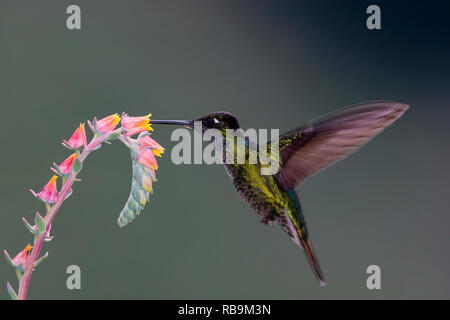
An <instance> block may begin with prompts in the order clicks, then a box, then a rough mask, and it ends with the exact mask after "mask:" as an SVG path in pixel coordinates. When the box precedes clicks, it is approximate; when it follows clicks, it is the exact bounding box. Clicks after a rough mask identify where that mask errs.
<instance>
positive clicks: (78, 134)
mask: <svg viewBox="0 0 450 320" xmlns="http://www.w3.org/2000/svg"><path fill="white" fill-rule="evenodd" d="M64 143H65V144H67V145H68V146H69V147H71V148H73V149H78V148H81V147H85V146H87V141H86V132H85V131H84V123H82V124H80V126H79V127H78V129H77V130H75V132H74V133H73V135H72V136H71V137H70V139H69V141H67V142H66V141H64Z"/></svg>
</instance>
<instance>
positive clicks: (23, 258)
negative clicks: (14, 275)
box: [12, 244, 33, 268]
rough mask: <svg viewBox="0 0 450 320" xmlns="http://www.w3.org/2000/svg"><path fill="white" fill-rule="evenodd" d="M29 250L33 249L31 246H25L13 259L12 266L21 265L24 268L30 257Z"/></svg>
mask: <svg viewBox="0 0 450 320" xmlns="http://www.w3.org/2000/svg"><path fill="white" fill-rule="evenodd" d="M31 249H33V247H32V246H30V244H27V246H26V247H25V249H23V250H22V251H20V252H19V253H18V254H17V255H16V256H15V257H14V258H13V259H12V262H14V264H16V265H20V264H22V268H25V266H26V265H27V263H28V258H29V257H30V251H31Z"/></svg>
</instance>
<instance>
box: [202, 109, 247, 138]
mask: <svg viewBox="0 0 450 320" xmlns="http://www.w3.org/2000/svg"><path fill="white" fill-rule="evenodd" d="M195 121H201V122H202V127H203V131H205V130H207V129H217V130H219V131H221V132H222V133H225V130H226V129H233V130H237V129H239V122H238V120H237V119H236V117H235V116H234V115H232V114H231V113H229V112H226V111H218V112H213V113H210V114H207V115H206V116H203V117H201V118H198V119H197V120H195Z"/></svg>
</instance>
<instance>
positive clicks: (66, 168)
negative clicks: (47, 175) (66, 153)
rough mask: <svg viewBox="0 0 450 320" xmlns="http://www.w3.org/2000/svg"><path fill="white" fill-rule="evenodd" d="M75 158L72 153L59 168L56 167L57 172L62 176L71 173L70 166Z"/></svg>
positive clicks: (75, 155)
mask: <svg viewBox="0 0 450 320" xmlns="http://www.w3.org/2000/svg"><path fill="white" fill-rule="evenodd" d="M76 157H77V154H76V153H73V154H72V155H71V156H70V157H68V158H67V159H66V160H64V161H63V162H62V163H61V164H60V165H59V166H58V170H59V171H60V172H61V173H62V174H66V175H67V174H69V173H72V165H73V162H74V161H75V158H76Z"/></svg>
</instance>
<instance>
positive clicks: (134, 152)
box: [4, 114, 164, 300]
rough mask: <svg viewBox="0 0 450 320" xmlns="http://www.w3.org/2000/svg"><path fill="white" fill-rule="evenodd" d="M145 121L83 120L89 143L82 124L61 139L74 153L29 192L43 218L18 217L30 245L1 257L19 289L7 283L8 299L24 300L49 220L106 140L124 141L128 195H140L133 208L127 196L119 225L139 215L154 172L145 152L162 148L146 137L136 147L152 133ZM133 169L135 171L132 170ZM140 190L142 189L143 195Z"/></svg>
mask: <svg viewBox="0 0 450 320" xmlns="http://www.w3.org/2000/svg"><path fill="white" fill-rule="evenodd" d="M149 118H150V115H148V116H145V117H129V116H127V115H125V114H124V115H123V118H122V119H121V118H120V116H119V115H118V114H114V115H111V116H109V117H106V118H103V119H101V120H97V119H96V118H94V120H93V121H92V123H91V122H90V121H87V123H88V125H89V128H90V129H91V130H92V132H93V133H94V136H93V138H92V140H91V141H90V142H89V144H88V143H87V140H86V134H85V130H84V124H80V126H79V127H78V128H77V130H76V131H75V132H74V134H73V135H72V136H71V138H70V139H69V141H65V140H63V146H65V147H66V148H68V149H71V150H75V153H73V154H72V155H71V156H69V157H68V158H67V159H66V160H64V161H63V162H62V163H61V164H60V165H57V164H56V163H54V167H53V168H51V170H52V171H53V172H54V173H55V175H54V176H53V177H52V178H51V179H50V181H49V182H48V183H47V184H46V185H45V186H44V188H43V189H42V191H41V192H39V193H36V192H34V191H33V190H30V191H31V192H32V194H33V195H34V196H35V197H36V198H38V199H39V200H41V201H42V202H44V203H45V208H46V213H45V215H44V216H43V217H42V216H41V215H40V214H39V212H36V214H35V221H34V222H35V225H33V226H32V225H31V224H30V223H28V221H27V220H26V219H25V218H22V221H23V223H24V225H25V227H26V228H27V229H28V231H30V232H31V233H32V234H33V235H34V242H33V246H30V245H27V246H26V247H25V249H24V250H23V251H21V252H19V254H17V255H16V256H15V257H14V258H11V256H10V255H9V254H8V252H7V251H6V250H5V251H4V255H5V258H6V260H7V261H8V263H9V264H10V265H11V266H13V267H14V268H15V271H16V274H17V279H18V281H19V289H18V292H17V293H16V291H15V290H14V289H13V287H12V286H11V284H10V283H9V282H8V283H7V290H8V293H9V295H10V297H11V299H13V300H24V299H26V297H27V293H28V289H29V285H30V280H31V275H32V273H33V271H34V270H35V268H36V267H37V266H38V265H40V264H41V263H42V262H43V261H44V260H46V259H47V257H48V252H47V253H45V254H44V255H43V256H40V255H41V250H42V247H43V244H44V241H50V240H52V238H53V237H52V236H50V229H51V225H52V222H53V219H54V218H55V216H56V214H57V213H58V212H59V210H60V208H61V206H62V204H63V203H64V201H65V200H66V199H67V198H68V197H69V196H70V194H71V193H72V186H73V184H74V183H75V182H77V181H81V180H80V179H78V178H77V175H78V174H79V173H80V171H81V169H82V168H83V164H84V161H85V160H86V158H87V157H88V156H89V155H90V153H91V152H93V151H95V150H98V149H99V148H100V147H101V145H102V143H104V142H105V143H110V141H112V140H117V139H119V140H121V141H122V142H124V143H125V144H126V145H127V146H128V147H129V148H130V152H131V157H132V159H133V161H132V164H133V172H138V173H137V174H135V175H134V176H133V181H135V180H136V179H138V182H139V183H138V185H137V186H135V187H133V186H132V193H133V191H136V190H137V191H139V192H140V193H139V192H138V193H137V194H138V197H139V205H135V202H136V201H135V198H133V195H130V197H131V199H132V200H133V201H130V200H129V201H128V202H127V204H126V208H127V210H126V215H127V218H126V219H124V218H123V217H122V213H121V216H120V217H119V225H120V226H123V225H125V224H126V223H128V222H130V221H131V220H132V219H133V218H134V217H135V216H136V215H138V214H139V213H140V211H141V210H142V209H143V207H144V205H145V203H146V202H147V200H148V196H149V193H150V191H151V185H152V181H155V180H156V179H155V173H154V170H156V169H157V164H156V160H155V159H154V156H153V154H151V156H150V157H149V155H148V152H150V153H151V151H150V150H154V153H155V154H157V155H158V156H160V155H161V153H162V152H163V150H164V148H162V147H161V146H160V145H159V144H157V143H156V142H155V141H154V140H152V139H150V138H146V139H145V140H142V141H143V142H145V143H146V144H151V145H150V146H146V147H145V148H142V147H141V148H140V144H139V142H138V141H139V139H140V138H141V137H142V136H144V135H145V134H146V133H148V131H150V130H153V129H152V128H151V127H150V124H149ZM121 120H122V121H121ZM119 122H122V126H121V127H120V128H118V129H115V128H116V126H117V125H118V124H119ZM137 133H141V136H140V137H139V138H138V139H137V140H133V139H131V138H130V136H132V135H133V134H137ZM144 152H145V153H146V157H144ZM141 154H142V155H141ZM139 157H140V158H143V159H145V160H146V161H143V164H142V165H140V164H137V162H136V159H137V158H139ZM145 165H147V166H149V165H151V166H152V167H151V168H145V167H144V166H145ZM137 169H139V170H138V171H136V170H137ZM58 176H60V177H61V178H62V179H61V180H62V186H61V190H60V191H59V193H58V190H57V179H58ZM136 183H137V182H136ZM136 188H137V189H136ZM135 189H136V190H135ZM141 189H142V190H145V192H144V191H142V190H141ZM134 197H136V192H135V193H134ZM130 204H133V205H134V206H131V205H130ZM124 210H125V209H124ZM124 210H123V211H124Z"/></svg>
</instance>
